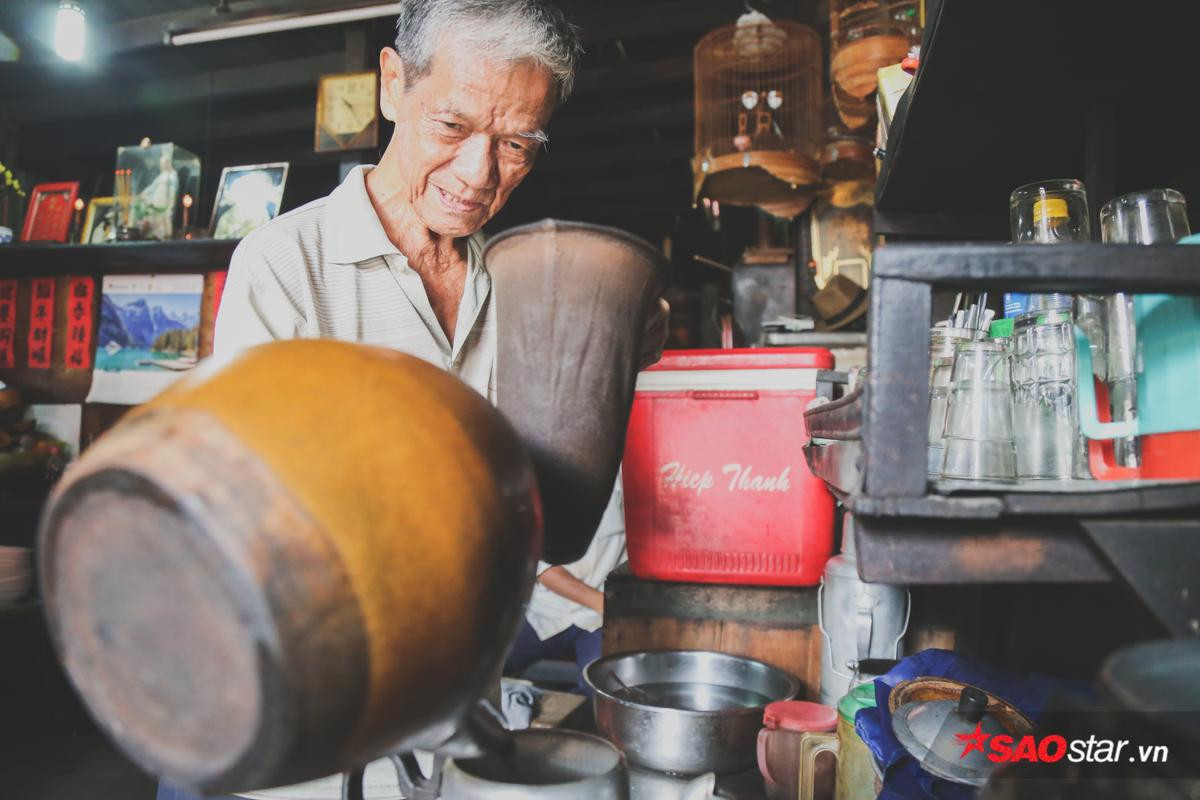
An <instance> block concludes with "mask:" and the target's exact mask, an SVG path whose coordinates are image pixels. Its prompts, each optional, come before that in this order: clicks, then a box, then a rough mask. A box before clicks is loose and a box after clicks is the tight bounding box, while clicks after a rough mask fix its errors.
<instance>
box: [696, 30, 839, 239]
mask: <svg viewBox="0 0 1200 800" xmlns="http://www.w3.org/2000/svg"><path fill="white" fill-rule="evenodd" d="M821 58H822V52H821V38H820V37H819V36H818V35H817V33H816V31H814V30H813V29H812V28H809V27H808V26H806V25H801V24H800V23H798V22H793V21H791V20H779V21H772V20H770V19H767V17H765V16H764V15H762V14H759V13H756V12H752V13H750V14H746V15H744V16H743V17H742V18H741V19H739V20H738V22H737V24H734V25H727V26H725V27H722V28H718V29H716V30H714V31H712V32H711V33H709V34H708V35H706V36H705V37H704V38H703V39H701V40H700V43H699V44H697V45H696V52H695V69H696V155H695V159H694V161H693V165H692V166H693V171H694V174H695V183H694V189H695V198H696V199H699V198H701V197H709V198H711V199H713V200H718V201H720V202H722V203H729V204H731V205H753V206H758V207H760V208H762V209H763V210H765V211H767V212H769V213H771V214H774V215H776V216H779V217H785V218H790V217H794V216H796V215H797V214H800V213H803V212H804V210H805V209H807V208H808V206H809V204H811V203H812V199H813V197H814V196H815V193H816V191H817V186H818V183H819V182H820V163H819V159H820V156H821V144H822V134H823V130H824V129H823V127H822V125H821V107H822V94H821V84H822V74H821Z"/></svg>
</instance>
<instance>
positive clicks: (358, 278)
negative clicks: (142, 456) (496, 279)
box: [213, 166, 496, 403]
mask: <svg viewBox="0 0 1200 800" xmlns="http://www.w3.org/2000/svg"><path fill="white" fill-rule="evenodd" d="M370 169H371V167H369V166H362V167H356V168H354V169H353V170H351V171H350V173H349V174H348V175H347V176H346V180H345V181H343V182H342V184H341V185H340V186H338V187H337V188H336V189H335V190H334V191H333V192H332V193H331V194H330V195H329V196H328V197H323V198H321V199H320V200H314V201H313V202H311V203H309V204H307V205H304V206H301V207H300V208H297V209H295V210H293V211H289V212H288V213H287V214H284V215H283V216H281V217H279V218H278V219H275V220H273V221H272V222H269V223H268V224H266V225H264V226H263V227H261V228H259V229H258V230H256V231H255V232H254V233H252V234H250V235H249V236H247V237H246V238H245V239H243V240H242V242H241V244H239V245H238V247H237V249H236V250H235V251H234V253H233V259H232V261H231V263H230V266H229V277H228V278H227V280H226V283H225V293H224V295H223V296H222V299H221V308H220V313H219V314H218V316H217V326H216V333H215V341H214V345H213V353H214V355H217V356H221V355H224V354H228V353H232V352H236V351H238V350H241V349H243V348H246V347H251V346H253V345H256V344H262V343H264V342H269V341H272V340H275V339H297V338H309V339H315V338H326V339H343V340H346V341H351V342H362V343H364V344H373V345H378V346H380V347H390V348H393V349H395V350H400V351H402V352H405V353H409V354H410V355H414V356H416V357H418V358H421V359H423V360H425V361H428V362H429V363H431V364H434V365H435V366H438V367H441V368H442V369H445V370H447V371H449V372H452V373H454V374H455V375H457V376H458V377H459V378H461V379H462V380H463V381H465V382H466V383H467V384H468V385H469V386H471V388H473V389H475V391H477V392H479V393H480V394H482V395H484V396H485V397H487V398H488V399H489V400H491V401H492V402H493V403H494V402H495V400H496V396H495V395H496V389H495V387H496V380H495V364H496V317H495V314H494V313H493V311H492V304H491V302H490V300H491V279H490V278H489V277H488V274H487V270H486V269H485V268H484V265H483V255H482V244H483V237H482V234H475V235H474V236H472V237H470V238H469V239H468V241H467V280H466V285H465V287H464V289H463V296H462V300H461V301H460V302H459V307H458V322H457V325H456V328H455V331H454V339H453V341H450V340H448V339H447V337H446V334H445V332H444V331H443V330H442V327H441V325H440V324H439V323H438V321H437V317H436V316H435V315H434V313H433V306H432V305H431V304H430V302H429V296H428V295H427V294H426V293H425V286H424V284H423V283H422V282H421V276H420V275H418V274H417V273H416V271H415V270H413V269H412V268H411V267H409V266H408V259H406V258H405V257H404V255H403V254H402V253H401V252H400V251H399V250H397V249H396V246H395V245H394V244H393V243H392V241H391V240H390V239H389V238H388V236H387V234H386V233H385V232H384V230H383V225H382V224H381V223H380V221H379V217H378V215H377V214H376V213H375V208H374V206H373V205H372V204H371V199H370V197H368V195H367V186H366V180H365V179H366V175H367V172H369V171H370Z"/></svg>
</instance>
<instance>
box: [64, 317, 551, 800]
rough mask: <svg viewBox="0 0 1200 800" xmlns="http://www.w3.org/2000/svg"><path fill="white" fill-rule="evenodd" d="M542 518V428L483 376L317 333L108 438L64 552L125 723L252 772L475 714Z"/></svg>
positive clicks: (364, 747)
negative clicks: (479, 383)
mask: <svg viewBox="0 0 1200 800" xmlns="http://www.w3.org/2000/svg"><path fill="white" fill-rule="evenodd" d="M540 536H541V527H540V512H539V504H538V499H537V489H536V484H535V480H534V475H533V472H532V469H531V465H530V462H529V460H528V458H527V456H526V454H525V449H524V447H523V446H522V445H521V443H520V441H519V440H518V438H517V436H516V434H515V433H514V431H513V429H512V428H511V427H510V425H509V424H508V423H507V422H506V421H505V420H504V419H503V418H502V417H501V415H500V414H499V413H497V411H496V410H495V409H494V408H492V406H491V405H489V404H488V402H487V401H486V400H485V399H484V398H483V397H481V396H479V395H478V394H476V393H475V392H473V391H472V390H471V389H470V388H468V387H467V386H466V385H465V384H463V383H461V382H460V381H459V380H458V379H456V378H455V377H453V376H451V375H449V374H447V373H445V372H443V371H441V370H439V369H437V368H435V367H433V366H430V365H429V364H426V363H425V362H423V361H420V360H418V359H416V358H412V357H409V356H406V355H402V354H400V353H397V352H394V351H390V350H383V349H379V348H373V347H367V346H364V345H354V344H347V343H340V342H332V341H313V340H309V341H300V340H297V341H287V342H278V343H274V344H269V345H265V346H262V347H259V348H255V349H253V350H250V351H247V352H245V353H243V354H242V355H240V356H238V357H237V358H236V359H234V360H233V361H232V362H231V363H228V364H226V365H224V366H220V367H218V366H216V365H214V364H212V363H211V362H210V363H207V364H205V365H201V366H200V367H199V368H197V369H196V370H195V372H194V373H193V374H192V375H191V376H189V377H188V378H185V379H183V380H182V381H181V382H179V383H178V384H176V385H175V386H174V387H173V388H171V389H170V390H168V391H167V392H165V393H164V394H162V395H161V396H159V397H158V398H157V399H155V400H154V401H152V402H150V403H149V404H147V405H145V406H142V407H140V408H139V409H137V410H135V411H134V412H132V413H131V414H130V415H129V416H128V417H127V418H126V419H125V420H123V421H122V422H121V423H120V424H119V425H118V426H117V427H116V428H114V429H113V430H112V431H111V432H110V433H109V434H107V435H106V436H105V437H103V438H102V439H101V440H100V441H99V442H98V443H97V444H96V445H94V446H93V447H92V448H91V449H90V450H89V451H88V452H87V453H85V454H84V456H83V458H82V459H81V460H80V461H79V463H78V464H77V465H75V466H74V467H73V468H71V469H70V470H69V471H68V472H67V474H66V476H65V477H64V479H63V480H62V482H61V484H60V485H59V486H58V488H57V489H56V491H55V492H54V495H53V497H52V499H51V502H50V505H49V507H48V509H47V512H46V514H45V516H44V519H43V525H42V531H41V553H40V569H41V580H42V590H43V593H44V598H45V606H46V612H47V615H48V618H49V622H50V627H51V631H52V635H53V639H54V641H55V644H56V646H57V647H58V649H59V651H60V655H61V657H62V660H63V662H64V664H65V665H66V668H67V671H68V673H69V674H70V676H71V679H72V680H73V682H74V683H75V685H76V687H77V688H78V690H79V692H80V694H81V695H82V696H83V698H84V700H85V702H86V704H87V706H88V707H89V709H90V710H91V712H92V714H93V715H94V716H95V717H96V719H97V720H98V721H99V722H100V724H101V725H102V726H103V727H104V728H105V729H106V730H107V731H108V733H109V734H110V735H111V736H112V737H113V738H114V739H115V740H116V741H117V742H118V743H119V744H120V745H121V747H122V748H123V749H124V750H125V751H126V753H128V754H129V755H130V756H131V757H132V758H134V759H135V760H136V761H137V762H138V763H140V764H141V765H142V766H143V767H145V768H146V769H148V770H149V771H151V772H154V773H156V774H159V775H163V776H165V777H167V778H168V779H169V780H171V781H173V782H175V783H178V784H182V785H184V786H186V787H188V788H191V789H193V790H203V791H206V792H210V793H226V792H230V791H236V790H243V789H251V788H256V787H262V786H275V785H281V784H288V783H295V782H298V781H302V780H307V779H311V778H316V777H319V776H322V775H327V774H330V773H333V772H336V771H338V770H341V769H345V768H347V767H350V766H352V765H356V764H361V763H364V762H365V761H367V760H368V759H370V758H373V757H375V756H377V755H380V754H383V753H385V752H390V751H396V750H408V749H411V748H413V747H422V748H430V749H432V748H434V747H437V746H439V745H440V744H442V743H443V742H444V741H445V740H447V739H448V738H450V737H451V735H452V734H453V733H454V731H455V729H456V727H457V726H458V725H459V724H460V723H461V721H462V719H463V716H464V714H465V712H466V709H467V708H468V706H469V705H470V704H472V703H473V702H474V700H475V698H477V697H478V696H480V695H481V694H482V693H483V691H484V688H485V685H486V684H488V683H489V681H490V680H493V679H494V676H495V675H496V674H497V672H498V669H499V665H500V660H501V659H502V658H503V656H504V653H505V650H506V648H507V645H508V642H509V641H510V640H511V638H512V636H513V635H514V634H515V631H516V628H517V625H518V624H519V622H520V618H521V613H522V607H523V603H524V601H525V598H526V597H527V596H528V592H529V589H530V587H531V585H532V581H533V569H534V563H535V559H536V556H537V553H538V551H539V549H540Z"/></svg>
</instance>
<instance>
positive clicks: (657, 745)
mask: <svg viewBox="0 0 1200 800" xmlns="http://www.w3.org/2000/svg"><path fill="white" fill-rule="evenodd" d="M584 678H585V680H587V682H588V685H589V686H591V687H592V688H593V689H594V690H595V692H596V698H595V707H596V727H597V728H598V729H599V731H600V733H601V734H602V735H603V736H605V737H606V738H607V739H608V740H609V741H611V742H612V743H613V744H615V745H616V746H617V747H619V748H620V749H621V752H622V753H624V754H625V758H626V760H627V761H629V762H630V763H631V764H636V765H638V766H640V767H646V768H648V769H654V770H660V771H663V772H673V773H676V774H679V775H698V774H700V773H704V772H716V773H726V772H736V771H739V770H744V769H749V768H750V767H752V766H754V764H755V763H756V762H755V746H756V741H757V739H758V731H759V729H760V728H762V716H763V708H764V707H765V706H766V705H767V704H768V703H773V702H775V701H776V700H790V699H792V698H793V697H795V696H796V692H797V691H799V688H800V685H799V683H798V682H797V681H796V679H795V678H793V677H792V676H791V675H788V674H787V673H786V672H784V671H783V670H781V669H777V668H775V667H772V666H771V665H769V664H764V663H763V662H761V661H755V660H753V659H749V658H741V657H740V656H731V655H726V654H724V653H713V652H709V651H707V650H658V651H651V652H644V653H621V654H618V655H612V656H607V657H605V658H601V659H598V660H596V661H593V662H592V663H591V664H589V665H588V667H587V669H585V670H584Z"/></svg>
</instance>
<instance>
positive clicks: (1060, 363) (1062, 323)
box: [1006, 180, 1091, 480]
mask: <svg viewBox="0 0 1200 800" xmlns="http://www.w3.org/2000/svg"><path fill="white" fill-rule="evenodd" d="M1009 212H1010V220H1011V223H1012V237H1013V241H1014V242H1031V243H1036V244H1060V243H1064V242H1086V241H1089V240H1090V239H1091V227H1090V224H1089V222H1088V206H1087V194H1086V190H1085V189H1084V187H1083V184H1082V183H1080V182H1079V181H1077V180H1053V181H1042V182H1040V183H1033V184H1028V185H1025V186H1022V187H1020V188H1018V189H1016V190H1015V191H1014V192H1013V193H1012V196H1011V197H1010V199H1009ZM1027 297H1028V302H1027V305H1026V308H1025V310H1024V311H1023V312H1022V313H1020V314H1018V315H1017V316H1016V319H1015V320H1014V323H1013V365H1012V370H1013V421H1014V423H1015V430H1016V441H1015V444H1016V476H1017V477H1018V478H1020V479H1023V480H1067V479H1070V478H1073V477H1074V478H1088V477H1091V476H1090V474H1089V472H1088V470H1087V459H1086V457H1085V449H1084V447H1085V445H1084V441H1083V438H1082V436H1081V435H1080V432H1079V408H1078V405H1077V404H1078V395H1077V391H1076V389H1077V387H1076V383H1075V346H1074V324H1075V318H1074V312H1073V309H1072V306H1073V298H1072V297H1071V296H1070V295H1066V294H1031V295H1028V296H1027ZM1006 305H1007V300H1006Z"/></svg>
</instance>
